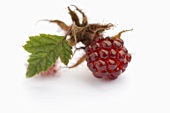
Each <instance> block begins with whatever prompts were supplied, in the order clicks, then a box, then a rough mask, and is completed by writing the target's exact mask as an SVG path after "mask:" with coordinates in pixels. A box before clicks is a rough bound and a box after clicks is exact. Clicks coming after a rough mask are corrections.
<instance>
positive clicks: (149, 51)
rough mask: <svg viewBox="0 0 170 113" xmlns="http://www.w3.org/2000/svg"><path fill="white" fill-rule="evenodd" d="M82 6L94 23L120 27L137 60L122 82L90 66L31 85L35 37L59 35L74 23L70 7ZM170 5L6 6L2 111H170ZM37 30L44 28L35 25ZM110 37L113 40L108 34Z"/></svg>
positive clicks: (0, 10)
mask: <svg viewBox="0 0 170 113" xmlns="http://www.w3.org/2000/svg"><path fill="white" fill-rule="evenodd" d="M71 4H75V5H77V6H78V7H79V8H81V9H82V10H83V11H84V12H85V14H86V15H87V16H88V19H89V23H93V22H96V23H103V24H104V23H114V24H117V27H116V28H115V30H110V31H109V32H106V35H112V34H116V33H117V32H118V31H120V30H123V29H130V28H133V29H134V30H133V31H132V32H127V33H125V34H123V35H122V38H123V39H124V41H125V46H126V47H127V48H128V50H129V52H131V53H132V54H133V55H132V61H131V63H130V64H129V66H128V68H127V70H126V72H125V73H123V74H122V75H121V76H120V77H119V78H118V79H117V80H115V81H104V80H100V79H96V78H94V77H93V76H92V74H91V72H90V71H89V70H88V69H87V67H86V63H84V64H82V65H81V66H79V67H77V68H76V69H71V70H66V69H61V70H60V71H59V72H58V74H57V75H56V76H50V77H42V76H36V77H33V78H31V79H26V77H25V72H26V67H25V63H26V60H27V58H28V57H27V56H28V53H27V52H25V51H24V49H23V48H22V45H24V44H25V42H26V41H27V40H28V36H32V35H38V34H39V33H50V34H59V33H60V31H61V30H60V29H59V28H58V27H57V25H55V24H49V23H48V22H39V23H38V24H36V22H37V21H38V20H40V19H61V20H63V21H65V22H66V23H67V24H71V19H70V17H69V15H68V11H67V6H69V5H71ZM169 11H170V8H169V2H168V0H141V1H137V0H124V1H123V0H112V1H111V0H110V1H109V0H101V1H99V0H93V1H92V0H91V1H90V0H89V1H87V0H86V1H83V0H82V1H80V0H77V1H75V0H73V1H71V0H61V1H59V0H41V1H40V0H39V1H38V0H27V1H26V0H25V1H24V0H1V1H0V39H1V40H0V52H1V54H0V69H1V74H0V76H1V77H0V113H14V112H16V113H68V112H74V113H94V112H96V113H103V112H104V113H113V112H115V113H125V112H126V113H127V112H128V113H155V112H158V113H160V112H161V113H169V112H170V108H169V107H170V92H169V91H170V73H169V70H170V69H169V64H170V59H169V58H170V54H169V53H170V51H169V48H170V40H169V39H170V34H169V27H170V17H169ZM35 24H36V25H35ZM107 33H108V34H107Z"/></svg>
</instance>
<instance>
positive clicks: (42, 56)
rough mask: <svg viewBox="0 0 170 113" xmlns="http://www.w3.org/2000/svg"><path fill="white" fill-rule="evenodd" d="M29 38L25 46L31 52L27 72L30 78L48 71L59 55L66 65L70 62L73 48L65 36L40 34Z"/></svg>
mask: <svg viewBox="0 0 170 113" xmlns="http://www.w3.org/2000/svg"><path fill="white" fill-rule="evenodd" d="M29 39H30V40H29V41H27V43H26V44H25V45H24V46H23V47H24V49H25V50H26V51H28V52H29V53H31V55H30V58H29V59H28V63H29V65H28V68H27V73H26V76H27V77H28V78H29V77H33V76H34V75H36V74H38V73H40V72H42V71H47V70H48V69H49V68H50V67H51V66H52V65H53V64H55V63H56V60H57V59H58V58H59V57H60V59H61V61H62V62H63V63H64V64H65V65H67V64H68V63H69V60H70V59H71V55H72V50H71V47H70V45H69V44H68V42H67V41H66V39H65V37H64V36H57V35H47V34H40V35H39V36H31V37H29Z"/></svg>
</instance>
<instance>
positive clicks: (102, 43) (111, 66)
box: [85, 37, 131, 79]
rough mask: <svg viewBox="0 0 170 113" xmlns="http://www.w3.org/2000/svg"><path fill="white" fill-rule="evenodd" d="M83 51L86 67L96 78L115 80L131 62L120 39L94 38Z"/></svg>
mask: <svg viewBox="0 0 170 113" xmlns="http://www.w3.org/2000/svg"><path fill="white" fill-rule="evenodd" d="M85 51H86V54H87V57H86V61H87V66H88V68H89V69H90V70H91V71H92V73H93V75H94V76H95V77H97V78H104V77H106V78H109V79H116V78H117V77H118V76H119V75H120V74H121V73H123V72H124V71H125V70H126V68H127V66H128V63H129V62H130V61H131V55H130V54H129V53H128V50H127V49H126V48H125V47H124V42H123V40H122V39H120V38H114V39H111V37H106V38H103V37H99V38H96V40H95V41H93V43H92V44H91V45H89V46H88V47H86V49H85Z"/></svg>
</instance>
